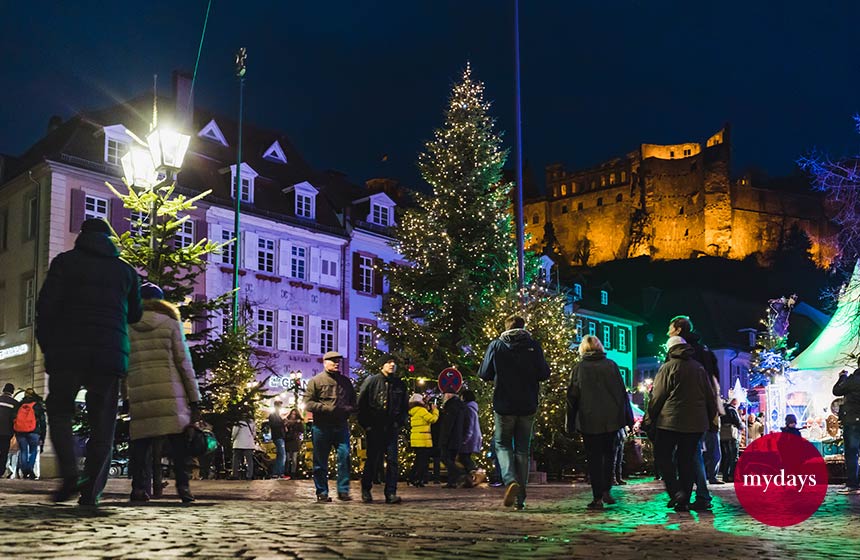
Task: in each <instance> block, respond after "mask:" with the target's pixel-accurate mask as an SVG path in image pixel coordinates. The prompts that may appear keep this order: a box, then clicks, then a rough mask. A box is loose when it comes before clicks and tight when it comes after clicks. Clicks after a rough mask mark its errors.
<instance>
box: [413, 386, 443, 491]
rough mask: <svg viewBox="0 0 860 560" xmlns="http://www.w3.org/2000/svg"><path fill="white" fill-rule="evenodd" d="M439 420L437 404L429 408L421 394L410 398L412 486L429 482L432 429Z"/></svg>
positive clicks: (419, 485) (415, 394)
mask: <svg viewBox="0 0 860 560" xmlns="http://www.w3.org/2000/svg"><path fill="white" fill-rule="evenodd" d="M438 420H439V409H438V408H436V405H435V404H431V405H430V407H429V408H428V407H427V405H426V404H425V403H424V397H423V396H422V395H421V394H420V393H414V394H413V395H412V396H411V397H410V398H409V425H410V432H409V445H410V447H412V451H413V452H414V453H415V462H413V463H412V469H411V470H410V472H409V482H410V483H411V484H412V486H418V487H421V486H424V484H425V483H426V482H427V466H428V465H429V464H430V453H431V452H432V450H433V437H432V435H431V433H430V428H431V426H432V425H433V424H435V423H436V422H437V421H438Z"/></svg>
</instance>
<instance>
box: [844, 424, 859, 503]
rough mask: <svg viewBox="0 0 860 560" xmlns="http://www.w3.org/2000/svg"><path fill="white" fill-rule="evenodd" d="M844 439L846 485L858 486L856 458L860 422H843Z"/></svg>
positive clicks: (850, 486)
mask: <svg viewBox="0 0 860 560" xmlns="http://www.w3.org/2000/svg"><path fill="white" fill-rule="evenodd" d="M842 437H843V438H844V439H845V472H846V473H847V474H848V487H849V488H858V487H860V480H858V470H860V469H858V465H857V459H858V455H860V424H845V426H843V428H842Z"/></svg>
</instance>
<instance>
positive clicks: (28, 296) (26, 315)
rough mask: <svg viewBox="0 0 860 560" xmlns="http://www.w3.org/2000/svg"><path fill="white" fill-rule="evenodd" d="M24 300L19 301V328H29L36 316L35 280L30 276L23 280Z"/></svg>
mask: <svg viewBox="0 0 860 560" xmlns="http://www.w3.org/2000/svg"><path fill="white" fill-rule="evenodd" d="M22 292H23V293H24V298H23V299H22V300H21V303H22V305H23V308H22V309H21V326H22V327H29V326H30V325H32V324H33V319H34V317H35V315H36V279H35V278H34V277H32V276H30V277H29V278H25V279H24V282H23V285H22Z"/></svg>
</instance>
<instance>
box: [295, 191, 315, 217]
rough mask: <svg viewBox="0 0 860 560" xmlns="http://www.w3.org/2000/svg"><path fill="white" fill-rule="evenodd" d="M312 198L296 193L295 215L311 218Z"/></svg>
mask: <svg viewBox="0 0 860 560" xmlns="http://www.w3.org/2000/svg"><path fill="white" fill-rule="evenodd" d="M312 205H313V199H312V198H311V197H310V196H308V195H306V194H301V193H296V216H298V217H300V218H313V217H314V215H313V208H312Z"/></svg>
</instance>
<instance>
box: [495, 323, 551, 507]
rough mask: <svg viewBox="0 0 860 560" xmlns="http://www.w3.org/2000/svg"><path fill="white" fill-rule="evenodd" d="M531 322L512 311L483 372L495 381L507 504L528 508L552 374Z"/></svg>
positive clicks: (498, 443) (499, 451) (497, 441)
mask: <svg viewBox="0 0 860 560" xmlns="http://www.w3.org/2000/svg"><path fill="white" fill-rule="evenodd" d="M525 326H526V321H525V319H523V318H522V317H518V316H516V315H512V316H510V317H508V318H507V319H505V329H506V330H505V331H504V332H503V333H502V334H501V335H500V336H499V338H498V339H496V340H494V341H492V342H491V343H490V345H489V346H488V347H487V352H486V353H485V354H484V361H483V363H481V367H480V368H479V369H478V377H480V378H481V379H483V380H484V381H494V382H495V384H496V386H495V388H494V390H493V418H494V421H495V437H494V439H495V444H496V453H497V454H498V458H499V466H500V467H501V469H502V481H503V482H504V483H505V486H506V488H505V499H504V505H505V506H506V507H510V506H512V505H514V502H515V501H516V506H517V509H522V508H524V507H525V499H526V483H527V482H528V478H529V453H530V446H531V439H532V429H533V427H534V418H535V413H537V407H538V389H539V386H540V382H541V381H544V380H546V379H549V365H547V363H546V359H545V358H544V355H543V349H541V346H540V343H539V342H538V341H536V340H535V339H533V338H532V335H531V334H530V333H529V332H528V331H527V330H526V329H525Z"/></svg>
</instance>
